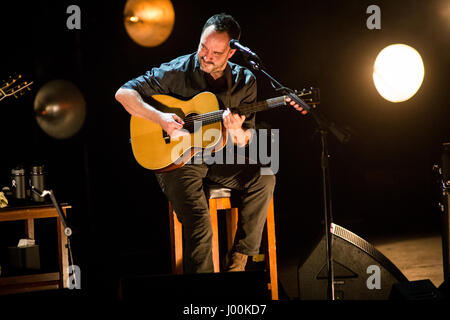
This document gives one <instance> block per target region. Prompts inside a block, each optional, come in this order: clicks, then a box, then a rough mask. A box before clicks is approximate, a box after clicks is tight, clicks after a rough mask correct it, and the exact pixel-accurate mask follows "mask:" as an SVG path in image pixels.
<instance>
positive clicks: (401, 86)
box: [373, 44, 425, 102]
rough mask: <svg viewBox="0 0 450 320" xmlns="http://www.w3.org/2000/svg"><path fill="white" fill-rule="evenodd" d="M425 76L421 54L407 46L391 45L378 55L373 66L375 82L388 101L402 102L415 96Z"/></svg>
mask: <svg viewBox="0 0 450 320" xmlns="http://www.w3.org/2000/svg"><path fill="white" fill-rule="evenodd" d="M424 74H425V68H424V65H423V61H422V58H421V57H420V54H419V53H418V52H417V51H416V50H415V49H414V48H412V47H410V46H408V45H405V44H393V45H389V46H387V47H386V48H384V49H383V50H381V51H380V53H379V54H378V56H377V58H376V60H375V63H374V66H373V82H374V84H375V87H376V89H377V91H378V93H379V94H380V95H381V96H382V97H383V98H385V99H386V100H388V101H391V102H402V101H406V100H408V99H410V98H411V97H412V96H414V95H415V94H416V92H417V90H419V88H420V86H421V85H422V82H423V78H424Z"/></svg>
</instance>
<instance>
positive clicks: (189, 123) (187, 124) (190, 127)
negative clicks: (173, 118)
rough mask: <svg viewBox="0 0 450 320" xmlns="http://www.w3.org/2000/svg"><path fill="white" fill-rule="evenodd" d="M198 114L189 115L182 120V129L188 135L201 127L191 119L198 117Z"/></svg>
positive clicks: (199, 122)
mask: <svg viewBox="0 0 450 320" xmlns="http://www.w3.org/2000/svg"><path fill="white" fill-rule="evenodd" d="M198 115H199V114H198V113H190V114H188V115H187V116H186V118H184V126H183V128H184V129H186V130H187V131H189V132H190V133H193V132H194V131H195V130H194V129H197V130H198V129H200V128H201V127H202V123H201V121H198V120H197V121H195V119H194V118H193V117H195V116H198Z"/></svg>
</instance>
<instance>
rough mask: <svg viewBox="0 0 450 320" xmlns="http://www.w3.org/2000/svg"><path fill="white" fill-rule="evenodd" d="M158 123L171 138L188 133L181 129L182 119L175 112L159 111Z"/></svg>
mask: <svg viewBox="0 0 450 320" xmlns="http://www.w3.org/2000/svg"><path fill="white" fill-rule="evenodd" d="M158 123H159V125H160V126H161V128H162V129H163V130H164V131H166V132H167V134H168V135H169V136H170V137H171V138H178V137H180V136H185V135H189V132H188V131H187V130H185V129H183V125H184V121H183V119H181V118H180V117H179V116H177V115H176V114H175V113H161V114H160V117H159V121H158Z"/></svg>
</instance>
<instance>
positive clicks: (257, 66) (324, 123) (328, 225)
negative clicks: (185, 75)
mask: <svg viewBox="0 0 450 320" xmlns="http://www.w3.org/2000/svg"><path fill="white" fill-rule="evenodd" d="M244 56H245V57H246V59H247V61H248V62H249V63H250V65H251V66H252V67H253V69H254V70H257V71H260V72H261V73H263V74H264V75H265V76H266V77H267V78H269V79H270V81H271V84H272V87H273V88H274V89H275V90H276V91H280V92H282V93H283V94H285V95H286V96H288V97H289V98H291V99H292V100H293V101H295V102H296V103H297V104H299V105H300V106H301V107H302V108H303V109H304V110H306V111H308V112H309V113H310V114H311V116H312V117H313V119H314V120H315V122H316V124H317V128H318V129H317V130H318V131H319V133H320V135H321V144H322V154H321V169H322V192H323V207H324V224H325V239H326V252H327V266H328V285H327V298H328V300H334V299H335V295H334V266H333V255H332V247H333V246H332V236H331V233H332V232H333V231H334V224H333V214H332V201H331V188H330V170H329V161H328V160H329V158H330V155H329V153H328V142H327V135H328V133H329V132H331V133H333V134H334V135H335V136H336V138H337V139H338V140H339V141H340V142H341V143H347V142H348V141H349V139H350V136H351V134H350V132H348V131H347V130H345V129H343V128H339V127H338V126H336V125H335V124H334V123H333V122H330V121H328V120H327V119H326V117H325V116H324V115H323V114H322V113H321V112H320V111H319V110H317V107H316V104H313V106H312V107H311V106H310V105H308V104H307V103H306V102H305V101H304V100H303V99H301V98H300V97H299V96H298V95H297V93H296V91H294V90H292V89H290V88H287V87H285V86H283V85H282V84H281V83H280V82H278V81H277V80H276V79H274V78H273V77H272V76H271V75H270V74H269V73H268V72H267V71H266V69H265V68H264V67H263V65H262V63H261V61H260V60H257V59H255V58H253V57H250V56H248V55H244ZM317 98H318V97H317Z"/></svg>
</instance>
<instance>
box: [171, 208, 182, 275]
mask: <svg viewBox="0 0 450 320" xmlns="http://www.w3.org/2000/svg"><path fill="white" fill-rule="evenodd" d="M169 224H170V246H171V252H172V272H173V273H174V274H182V273H183V229H182V225H181V223H180V221H179V220H178V218H177V215H176V213H175V211H174V210H173V208H172V204H171V203H170V202H169Z"/></svg>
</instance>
